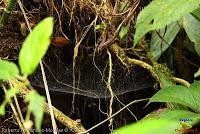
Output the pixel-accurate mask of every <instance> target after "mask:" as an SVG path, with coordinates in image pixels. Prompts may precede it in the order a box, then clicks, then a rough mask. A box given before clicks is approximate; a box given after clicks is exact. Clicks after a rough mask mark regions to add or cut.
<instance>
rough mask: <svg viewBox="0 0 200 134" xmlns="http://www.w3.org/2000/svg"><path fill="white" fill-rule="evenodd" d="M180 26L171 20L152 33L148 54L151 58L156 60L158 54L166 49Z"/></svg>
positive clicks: (158, 56)
mask: <svg viewBox="0 0 200 134" xmlns="http://www.w3.org/2000/svg"><path fill="white" fill-rule="evenodd" d="M179 30H180V26H179V24H178V22H173V23H171V24H169V25H167V26H166V27H165V28H163V29H160V30H158V31H157V32H156V31H155V32H153V33H152V38H151V44H150V52H149V53H150V55H151V58H152V59H153V60H155V61H156V60H158V59H159V58H160V56H161V55H162V54H163V53H164V52H165V51H166V50H167V48H168V47H169V46H170V45H171V43H172V41H173V40H174V39H175V37H176V35H177V34H178V31H179Z"/></svg>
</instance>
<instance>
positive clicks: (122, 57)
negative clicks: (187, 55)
mask: <svg viewBox="0 0 200 134" xmlns="http://www.w3.org/2000/svg"><path fill="white" fill-rule="evenodd" d="M109 49H110V50H111V51H112V52H113V53H114V54H115V55H116V56H117V58H118V59H119V61H120V62H121V63H122V64H123V65H125V66H126V67H128V66H130V65H138V66H140V67H142V68H144V69H146V70H148V71H150V72H151V74H152V75H153V77H154V78H155V79H156V80H158V81H159V82H160V80H159V77H158V76H157V74H156V73H155V72H154V70H153V67H152V66H151V65H149V64H147V63H146V62H144V61H141V60H137V59H132V58H129V57H128V56H127V55H126V53H125V51H124V50H123V49H122V48H121V47H120V46H119V45H118V44H117V43H113V44H112V45H111V46H110V47H109ZM172 80H173V81H174V82H176V83H180V84H182V85H184V86H186V87H189V86H190V83H189V82H187V81H186V80H183V79H181V78H177V77H172Z"/></svg>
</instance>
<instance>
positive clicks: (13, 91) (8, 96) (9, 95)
mask: <svg viewBox="0 0 200 134" xmlns="http://www.w3.org/2000/svg"><path fill="white" fill-rule="evenodd" d="M17 93H19V90H17V89H15V88H10V89H9V90H7V91H6V98H5V100H4V101H3V103H2V104H1V106H0V115H5V106H6V104H7V103H9V102H10V101H11V98H12V97H13V96H14V95H15V94H17Z"/></svg>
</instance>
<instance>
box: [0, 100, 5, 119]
mask: <svg viewBox="0 0 200 134" xmlns="http://www.w3.org/2000/svg"><path fill="white" fill-rule="evenodd" d="M5 107H6V103H4V102H3V103H2V104H1V106H0V116H4V115H5V113H6V111H5Z"/></svg>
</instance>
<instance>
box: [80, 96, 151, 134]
mask: <svg viewBox="0 0 200 134" xmlns="http://www.w3.org/2000/svg"><path fill="white" fill-rule="evenodd" d="M146 100H149V98H146V99H140V100H134V101H132V102H130V103H129V104H127V105H126V106H124V107H123V108H121V109H120V110H118V111H117V112H116V113H114V114H113V115H112V116H110V117H109V118H107V119H105V120H103V121H102V122H100V123H98V124H96V125H95V126H93V127H91V128H90V129H88V130H87V131H85V132H83V133H81V134H85V133H88V132H89V131H91V130H93V129H95V128H97V127H98V126H100V125H102V124H104V123H105V122H107V121H109V120H110V119H111V118H113V117H114V116H116V115H118V114H119V113H120V112H122V111H123V110H124V109H126V108H127V107H129V106H130V105H132V104H134V103H137V102H142V101H146Z"/></svg>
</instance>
